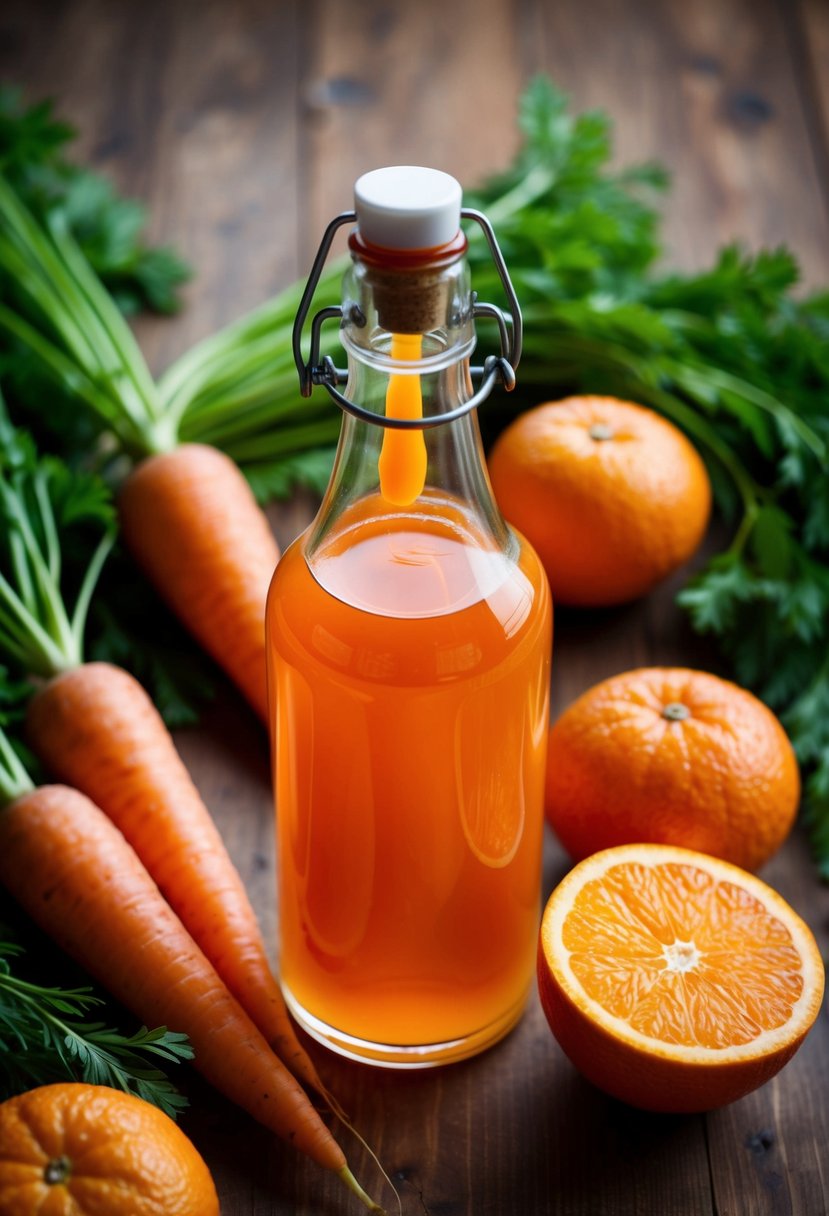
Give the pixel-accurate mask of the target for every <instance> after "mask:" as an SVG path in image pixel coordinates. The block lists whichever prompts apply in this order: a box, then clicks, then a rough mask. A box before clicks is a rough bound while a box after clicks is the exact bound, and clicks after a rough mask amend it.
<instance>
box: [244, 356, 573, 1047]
mask: <svg viewBox="0 0 829 1216" xmlns="http://www.w3.org/2000/svg"><path fill="white" fill-rule="evenodd" d="M409 379H412V380H414V379H415V378H414V377H410V378H409ZM392 434H393V433H392ZM417 437H418V435H417V434H415V433H412V434H411V435H409V434H406V435H405V436H404V438H405V439H406V441H407V446H408V440H409V439H410V438H417ZM421 438H422V436H421ZM419 477H420V474H419V473H418V474H416V475H415V474H414V473H413V474H412V477H411V480H408V475H407V476H405V477H401V478H400V480H399V481H398V482H397V483H396V486H397V489H401V488H402V486H403V484H404V483H406V484H407V485H408V490H407V491H406V492H407V493H410V492H412V491H413V490H414V488H415V485H416V484H418V483H419ZM421 488H422V486H421ZM387 491H389V487H388V484H386V485H384V486H383V490H382V494H379V495H373V496H370V497H369V498H367V499H365V500H363V501H361V502H359V503H357V504H356V505H355V506H354V507H353V508H351V509H350V510H349V511H346V512H345V513H344V515H343V516H342V517H341V518H340V521H339V523H338V527H337V529H336V530H335V533H334V535H333V536H332V537H331V538H329V539H327V540H326V542H325V544H324V546H323V548H322V550H321V551H319V552H318V554H317V555H316V556H315V558H314V572H315V574H316V577H315V576H314V574H312V573H311V570H310V569H309V566H308V564H307V562H306V559H305V555H304V551H303V547H302V544H301V542H297V543H295V544H294V545H293V546H292V547H291V548H290V549H289V550H288V551H287V552H286V554H285V556H284V557H283V560H282V562H281V564H280V566H279V568H278V570H277V574H276V577H275V580H274V588H275V589H276V593H275V594H273V593H272V595H271V597H270V601H269V609H268V612H269V619H268V627H267V635H268V648H269V656H268V657H269V670H270V674H271V681H272V693H273V696H274V703H275V704H276V706H277V715H278V723H277V726H276V730H275V739H274V759H275V774H276V792H277V805H278V811H279V814H278V835H279V855H280V875H279V888H280V918H281V936H282V957H281V970H282V976H283V980H284V983H285V985H286V987H287V988H288V990H289V991H290V992H291V994H292V995H293V996H294V998H295V999H296V1000H297V1001H298V1002H299V1004H300V1005H301V1006H302V1007H303V1008H304V1009H305V1010H306V1011H308V1012H310V1013H311V1014H312V1015H313V1016H314V1017H316V1018H318V1019H320V1020H321V1021H323V1022H324V1023H327V1024H328V1025H329V1026H332V1027H335V1028H336V1029H338V1030H339V1031H341V1032H344V1033H347V1034H350V1035H352V1036H354V1037H356V1038H359V1039H362V1040H367V1041H369V1042H373V1043H387V1044H404V1045H415V1044H429V1043H442V1042H446V1041H447V1040H451V1039H456V1038H462V1037H464V1036H468V1035H471V1034H473V1033H475V1032H476V1031H479V1030H480V1029H481V1028H484V1027H487V1026H489V1025H491V1024H493V1023H496V1022H497V1021H498V1020H499V1019H501V1018H503V1017H504V1016H505V1015H507V1014H509V1013H510V1012H511V1011H512V1010H516V1007H518V1008H520V1005H521V1003H522V1002H523V999H524V997H525V995H526V993H527V990H528V988H529V986H530V983H531V980H532V974H533V970H534V955H535V948H536V942H537V931H538V911H539V909H538V897H539V871H540V853H541V814H540V806H541V797H542V787H543V778H544V763H545V736H546V721H547V693H548V668H547V662H548V656H549V637H550V607H549V596H548V594H547V590H546V583H545V580H544V575H543V572H542V570H541V567H540V565H539V563H538V561H537V559H536V557H535V555H534V553H533V552H532V551H531V550H528V549H526V548H525V549H524V550H523V552H522V555H521V558H520V562H519V564H518V566H517V567H516V566H514V565H512V564H511V563H510V562H508V561H507V560H506V559H505V558H504V557H503V556H502V555H501V554H500V553H498V552H496V551H494V550H493V548H492V546H491V545H490V546H489V548H487V544H486V542H484V541H483V540H482V538H481V537H480V536H479V535H476V530H475V527H474V524H473V522H472V521H471V520H470V519H469V518H468V517H467V515H466V514H465V512H464V509H463V507H462V505H461V504H460V503H458V502H455V501H453V500H451V499H448V498H441V497H440V496H438V495H437V494H436V493H435V492H434V491H431V490H430V491H427V492H426V494H425V495H424V500H423V503H422V504H419V506H418V511H417V513H401V512H400V511H393V510H391V509H390V508H389V507H388V505H387V501H388V500H387Z"/></svg>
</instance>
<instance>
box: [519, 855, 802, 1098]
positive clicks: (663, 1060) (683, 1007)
mask: <svg viewBox="0 0 829 1216" xmlns="http://www.w3.org/2000/svg"><path fill="white" fill-rule="evenodd" d="M539 989H540V993H541V999H542V1004H543V1006H544V1010H545V1013H546V1014H547V1018H548V1020H549V1022H550V1025H551V1027H552V1029H553V1032H554V1033H555V1035H556V1037H557V1038H558V1040H559V1042H560V1044H561V1046H562V1047H563V1049H564V1050H565V1052H566V1053H567V1054H568V1055H569V1056H570V1058H571V1060H572V1061H573V1063H574V1064H576V1066H577V1067H578V1068H579V1069H580V1070H581V1071H582V1072H584V1074H585V1075H586V1076H587V1077H588V1078H589V1079H590V1080H592V1081H593V1083H594V1084H596V1085H597V1086H599V1087H600V1088H602V1089H605V1090H606V1091H607V1092H609V1093H611V1094H614V1095H615V1096H616V1097H619V1098H621V1099H623V1100H624V1101H627V1102H630V1103H631V1104H633V1105H635V1106H641V1107H644V1108H649V1109H653V1110H668V1111H670V1110H674V1111H691V1110H705V1109H709V1108H711V1107H715V1106H721V1105H723V1104H724V1103H726V1102H731V1101H734V1100H735V1099H736V1098H739V1097H741V1096H743V1095H744V1094H746V1093H748V1092H750V1091H751V1090H752V1089H755V1088H756V1087H757V1086H758V1085H761V1084H763V1082H765V1081H766V1080H768V1079H769V1078H770V1077H771V1076H773V1075H774V1074H775V1073H776V1072H777V1071H778V1070H779V1069H780V1068H781V1067H782V1066H783V1064H785V1063H786V1061H787V1060H788V1059H790V1057H791V1056H792V1055H793V1054H794V1052H795V1051H796V1049H797V1047H798V1046H799V1045H800V1043H801V1041H802V1040H803V1038H804V1037H805V1034H806V1032H807V1031H808V1029H809V1027H810V1026H811V1024H812V1022H813V1021H814V1019H815V1017H816V1016H817V1013H818V1010H819V1008H820V1003H821V999H822V994H823V967H822V963H821V960H820V955H819V953H818V950H817V946H816V945H815V942H814V939H813V937H812V935H811V933H810V932H809V930H808V928H807V927H806V925H805V924H804V923H803V922H802V921H801V920H800V918H799V917H798V916H797V915H796V914H795V913H794V912H793V911H792V909H791V908H789V907H788V905H787V904H786V903H785V902H784V901H783V900H782V899H781V898H780V896H779V895H777V894H776V893H775V892H774V891H772V890H771V888H769V887H767V886H766V885H765V884H764V883H761V882H760V881H759V879H756V878H754V877H753V876H752V875H749V874H746V873H744V872H743V871H741V870H739V869H738V868H737V867H735V866H731V865H729V864H728V863H725V862H721V861H719V860H716V859H714V858H710V857H707V856H704V855H703V854H696V853H693V852H691V851H690V850H685V849H678V848H673V847H671V846H660V845H630V846H622V847H619V848H615V849H608V850H605V851H604V852H602V853H599V854H595V855H594V856H593V857H590V858H588V859H587V860H586V861H584V862H582V863H581V864H580V865H578V866H577V867H576V868H575V869H574V870H573V871H571V872H570V874H569V875H568V876H567V877H566V878H565V879H564V880H563V882H562V883H561V884H560V886H559V887H558V888H557V890H556V891H555V892H554V893H553V895H552V896H551V898H550V901H549V903H548V905H547V909H546V911H545V914H544V921H543V924H542V930H541V940H540V946H539Z"/></svg>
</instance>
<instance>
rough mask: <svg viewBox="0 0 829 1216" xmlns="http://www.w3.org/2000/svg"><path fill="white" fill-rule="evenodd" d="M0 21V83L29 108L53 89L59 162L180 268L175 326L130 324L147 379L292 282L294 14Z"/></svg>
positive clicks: (242, 0) (16, 9)
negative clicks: (188, 272)
mask: <svg viewBox="0 0 829 1216" xmlns="http://www.w3.org/2000/svg"><path fill="white" fill-rule="evenodd" d="M3 19H4V23H5V24H6V26H7V37H6V40H5V46H6V48H7V49H6V54H5V57H0V70H2V72H3V76H4V79H6V80H7V81H12V82H17V81H19V82H20V83H22V84H23V85H24V86H25V92H26V96H27V98H29V99H30V100H40V99H41V98H42V97H43V96H48V95H50V94H54V93H55V92H56V91H59V103H60V104H59V113H60V114H61V115H62V116H64V117H65V118H66V119H68V120H69V121H70V122H72V123H73V124H74V125H76V126H77V128H78V130H79V132H80V138H79V139H78V141H77V144H76V145H74V154H76V155H77V157H78V158H79V159H80V160H82V161H86V162H87V163H90V164H92V165H93V166H95V167H96V168H97V169H99V170H101V171H102V172H104V173H106V174H107V175H108V176H110V177H111V178H112V179H113V180H114V182H115V183H116V184H117V185H118V187H119V188H120V189H122V190H123V191H125V192H126V193H128V194H133V195H136V196H137V197H139V198H141V199H142V200H143V201H144V202H145V203H146V204H147V206H148V208H149V214H150V217H151V221H150V226H149V235H150V238H151V239H152V240H154V241H158V242H163V243H169V244H172V245H174V246H175V247H176V249H177V250H178V251H179V252H181V253H182V254H183V255H184V256H185V257H186V258H187V259H188V261H190V263H191V264H192V265H193V267H194V268H195V270H196V277H195V279H194V281H193V282H192V283H191V284H190V285H189V286H188V288H187V289H186V292H185V299H186V308H185V310H184V312H183V313H182V315H181V317H180V318H179V320H178V321H177V323H176V324H175V325H171V324H170V323H169V322H168V321H167V320H164V319H162V320H153V319H142V320H141V321H139V323H138V325H137V332H138V335H139V338H140V341H141V345H142V348H143V349H144V352H145V354H146V355H147V357H148V359H149V361H150V363H151V365H152V366H153V368H154V369H155V370H156V371H160V370H161V369H162V368H163V367H164V366H165V365H166V364H167V363H168V362H170V361H171V360H172V359H173V358H174V357H175V355H177V354H179V353H180V352H181V351H183V350H186V349H187V348H188V347H189V346H191V345H192V344H193V342H195V341H196V340H197V339H199V338H201V337H204V336H206V335H207V334H210V333H212V332H213V331H214V330H215V329H216V328H218V327H219V326H220V325H222V324H224V323H226V322H228V321H231V320H233V319H234V318H235V317H236V316H238V315H239V314H240V313H242V312H243V311H245V310H247V309H249V308H252V307H254V306H255V305H257V304H259V303H261V302H262V301H263V300H265V299H266V298H267V297H268V296H270V295H272V294H273V293H274V292H275V291H276V290H278V289H279V288H280V287H283V286H285V285H286V284H287V283H289V282H292V281H293V280H294V279H295V278H296V277H297V275H298V274H299V262H298V258H297V244H296V232H297V222H298V221H297V214H298V196H297V139H296V105H295V99H296V93H297V64H296V57H295V48H296V44H297V32H296V6H295V5H294V4H279V5H273V4H272V3H270V0H239V3H234V4H232V5H231V4H225V3H223V0H180V2H178V3H176V4H167V3H164V2H163V0H145V2H142V3H141V4H140V5H138V4H127V5H118V6H112V5H106V4H103V3H101V0H80V2H77V3H73V2H70V0H63V2H62V3H56V4H52V5H48V6H42V5H41V6H39V5H31V4H26V3H25V2H21V0H9V3H8V4H6V5H4V13H3ZM91 65H94V70H90V66H91ZM58 82H59V88H58V89H57V90H56V85H57V84H58Z"/></svg>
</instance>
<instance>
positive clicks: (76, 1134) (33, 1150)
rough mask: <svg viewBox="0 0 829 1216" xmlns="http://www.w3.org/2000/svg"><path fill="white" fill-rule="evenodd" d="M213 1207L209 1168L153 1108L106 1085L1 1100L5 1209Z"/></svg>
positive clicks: (195, 1214)
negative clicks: (2, 1101)
mask: <svg viewBox="0 0 829 1216" xmlns="http://www.w3.org/2000/svg"><path fill="white" fill-rule="evenodd" d="M47 1211H48V1212H49V1216H104V1213H105V1214H106V1216H218V1213H219V1201H218V1198H217V1196H216V1188H215V1187H214V1185H213V1180H212V1178H211V1177H210V1172H209V1171H208V1168H207V1166H206V1165H205V1163H204V1161H203V1160H202V1158H201V1157H200V1156H199V1154H198V1152H197V1151H196V1149H195V1148H194V1147H193V1145H192V1144H191V1143H190V1141H189V1140H188V1139H187V1137H186V1136H185V1134H184V1132H182V1131H180V1130H179V1128H178V1127H176V1125H175V1123H174V1122H173V1121H172V1119H170V1118H168V1116H167V1115H165V1114H164V1113H163V1112H162V1111H160V1110H158V1108H157V1107H155V1106H151V1105H150V1104H149V1102H144V1101H142V1099H141V1098H135V1097H133V1096H132V1095H130V1094H125V1093H122V1092H121V1091H120V1090H116V1089H108V1088H106V1087H105V1086H103V1085H85V1084H80V1083H72V1082H67V1083H65V1084H60V1085H43V1086H40V1087H39V1088H38V1089H32V1090H30V1091H29V1092H28V1093H24V1094H18V1095H17V1097H14V1098H9V1099H8V1101H6V1102H4V1103H2V1105H0V1212H2V1214H3V1216H35V1214H36V1213H38V1214H40V1213H45V1212H47Z"/></svg>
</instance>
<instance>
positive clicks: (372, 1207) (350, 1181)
mask: <svg viewBox="0 0 829 1216" xmlns="http://www.w3.org/2000/svg"><path fill="white" fill-rule="evenodd" d="M337 1173H338V1176H339V1177H340V1178H342V1180H343V1182H344V1183H345V1185H346V1186H347V1187H348V1188H349V1190H352V1191H353V1192H354V1194H355V1195H356V1196H357V1198H358V1199H359V1200H360V1202H361V1203H363V1204H365V1206H366V1207H367V1208H368V1210H369V1211H370V1212H377V1213H379V1216H386V1209H385V1208H381V1207H380V1205H379V1203H375V1202H374V1200H373V1199H372V1197H371V1195H367V1194H366V1192H365V1191H364V1190H363V1188H362V1187H361V1186H360V1184H359V1182H358V1181H357V1179H356V1178H355V1177H354V1175H353V1174H352V1172H351V1170H350V1169H349V1168H348V1166H347V1165H344V1166H343V1168H342V1169H341V1170H338V1171H337Z"/></svg>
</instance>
